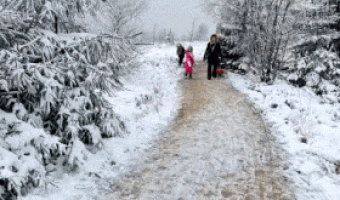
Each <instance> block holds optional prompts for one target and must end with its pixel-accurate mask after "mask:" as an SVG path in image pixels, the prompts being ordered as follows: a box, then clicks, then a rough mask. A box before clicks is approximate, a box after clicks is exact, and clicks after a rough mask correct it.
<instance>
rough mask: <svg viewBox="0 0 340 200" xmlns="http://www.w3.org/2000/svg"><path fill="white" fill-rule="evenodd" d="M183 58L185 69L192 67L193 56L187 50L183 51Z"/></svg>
mask: <svg viewBox="0 0 340 200" xmlns="http://www.w3.org/2000/svg"><path fill="white" fill-rule="evenodd" d="M185 56H186V57H185V68H187V67H192V66H194V64H195V60H194V55H193V54H192V53H191V52H188V50H185Z"/></svg>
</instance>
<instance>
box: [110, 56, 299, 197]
mask: <svg viewBox="0 0 340 200" xmlns="http://www.w3.org/2000/svg"><path fill="white" fill-rule="evenodd" d="M194 70H195V71H194V73H193V79H186V78H184V79H183V80H182V81H181V82H180V88H181V89H180V90H181V91H180V93H181V94H183V97H182V99H181V103H182V107H183V108H182V109H181V110H180V111H179V112H178V114H177V116H176V120H175V123H174V124H172V125H171V126H170V133H169V135H168V136H167V138H165V139H164V141H163V142H162V143H161V144H158V146H156V147H155V148H154V149H152V150H151V153H150V154H149V155H148V156H147V158H146V159H145V160H144V163H143V164H141V165H140V166H138V167H136V169H134V170H133V171H132V172H131V173H130V174H129V175H127V176H126V178H124V179H122V180H121V181H119V182H116V183H115V184H113V185H112V193H111V194H109V195H108V196H107V199H147V200H149V199H150V200H151V199H157V200H163V199H176V200H180V199H182V200H185V199H193V200H199V199H232V200H239V199H243V200H255V199H256V200H257V199H261V200H262V199H271V200H283V199H286V200H288V199H295V198H294V195H293V193H292V191H291V190H290V189H289V188H291V187H290V185H291V184H290V183H289V181H288V178H287V177H285V176H284V175H283V169H282V168H283V165H284V162H285V161H286V159H287V158H284V155H282V153H281V151H280V149H279V147H278V145H277V144H276V143H275V142H273V139H272V136H271V134H270V133H266V132H265V128H264V126H263V124H262V121H261V117H260V116H259V115H258V114H256V113H254V112H253V110H252V109H251V107H250V106H249V104H248V103H247V101H246V100H245V98H244V96H243V95H242V94H239V93H237V92H235V91H234V90H233V89H232V87H231V86H230V84H227V83H226V81H225V79H224V78H217V79H214V78H212V80H207V67H206V64H204V63H202V62H200V63H198V64H197V65H196V66H195V68H194Z"/></svg>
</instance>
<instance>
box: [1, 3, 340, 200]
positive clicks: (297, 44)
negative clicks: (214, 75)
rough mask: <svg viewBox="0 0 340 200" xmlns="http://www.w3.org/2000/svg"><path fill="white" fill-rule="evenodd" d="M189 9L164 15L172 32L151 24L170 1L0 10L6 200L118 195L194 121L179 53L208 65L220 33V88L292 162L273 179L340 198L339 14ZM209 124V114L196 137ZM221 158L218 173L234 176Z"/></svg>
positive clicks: (289, 7) (313, 194)
mask: <svg viewBox="0 0 340 200" xmlns="http://www.w3.org/2000/svg"><path fill="white" fill-rule="evenodd" d="M182 3H183V2H182ZM182 3H180V2H174V4H175V5H171V6H169V7H168V9H169V10H166V12H165V13H167V14H165V15H166V16H163V17H164V18H163V19H162V20H163V21H164V19H166V18H167V17H169V18H170V19H169V21H171V19H172V20H174V21H171V23H169V24H166V23H163V22H162V20H158V21H157V20H155V21H152V20H153V19H156V16H157V15H158V16H157V17H158V18H160V17H159V13H158V14H155V13H156V12H155V7H157V6H160V5H162V6H164V7H166V5H167V4H168V2H166V3H164V4H162V3H158V4H155V2H153V1H151V0H150V1H147V0H145V1H142V0H128V1H116V0H106V1H97V0H87V1H85V0H74V1H71V0H69V1H67V0H1V1H0V18H1V20H0V199H4V200H7V199H27V200H28V199H34V200H36V199H70V200H71V199H106V197H107V195H108V194H111V193H115V189H114V187H113V185H114V184H115V183H116V182H118V181H124V178H125V177H126V176H128V175H129V173H130V172H131V170H134V169H138V168H141V163H142V161H143V160H145V159H146V157H147V156H148V155H149V153H150V149H154V148H156V149H157V148H158V147H159V146H158V144H159V141H161V140H164V138H167V137H169V134H171V132H170V131H169V130H170V129H171V126H173V123H176V122H175V119H176V116H178V115H181V112H183V109H185V108H183V105H181V104H180V102H181V99H183V98H185V93H183V91H185V89H184V88H183V85H184V82H185V81H192V80H187V79H186V78H185V76H184V74H183V73H184V68H183V66H178V64H177V55H176V44H177V43H182V44H183V46H184V47H185V48H187V47H188V46H189V45H190V46H193V49H194V52H193V53H194V56H195V59H196V61H197V63H198V65H202V59H203V54H204V51H205V49H206V45H207V42H208V41H209V35H210V34H213V33H216V34H219V37H220V42H221V44H222V58H221V67H222V68H224V70H225V71H226V73H225V75H223V76H222V77H219V78H218V79H213V80H211V81H215V82H217V81H220V80H223V81H224V83H225V85H226V87H227V86H228V87H229V86H231V87H232V88H234V89H235V90H236V91H237V92H238V93H241V94H244V98H245V99H247V101H249V104H251V105H252V106H251V107H252V110H253V111H254V113H256V115H258V116H261V119H262V120H263V124H264V128H265V130H266V134H269V135H270V136H268V135H267V137H264V138H262V140H263V141H268V140H269V139H270V140H273V141H272V142H273V143H274V144H275V145H277V146H279V147H280V151H282V152H280V153H281V154H282V157H283V158H282V160H283V163H284V164H283V165H282V166H281V165H280V166H276V167H278V168H279V169H281V170H282V171H283V173H284V175H283V176H282V178H286V179H287V180H289V181H288V182H289V184H290V187H291V188H293V193H294V196H295V197H294V198H295V199H299V200H300V199H303V200H304V199H306V200H307V199H308V200H309V199H331V200H333V199H340V198H339V196H340V194H339V193H340V192H339V191H340V177H339V173H340V134H339V120H340V107H339V102H340V101H339V94H340V93H339V84H340V82H339V78H340V60H339V52H340V45H339V44H340V43H339V41H340V40H339V38H340V37H339V34H338V33H339V30H340V28H339V17H338V16H339V3H340V2H339V1H338V0H321V1H309V0H298V1H297V0H295V1H291V0H262V1H258V0H202V1H188V2H184V3H183V4H182ZM171 9H178V10H183V12H181V14H180V15H183V18H185V20H183V21H181V20H179V19H177V18H176V17H173V18H172V17H171V14H174V13H176V12H175V11H172V10H171ZM150 10H151V13H153V14H150V15H148V12H150ZM194 10H196V11H194ZM177 12H178V13H179V11H177ZM204 16H207V17H204ZM210 18H214V20H212V19H211V20H210ZM143 20H144V21H143ZM157 23H158V24H157ZM142 24H144V25H146V24H147V25H146V26H145V27H143V26H142ZM215 25H216V28H212V27H215ZM184 27H185V28H184ZM199 63H201V64H199ZM196 73H197V72H196ZM195 76H196V77H199V76H198V74H195V73H194V78H195ZM196 80H197V79H196ZM196 80H194V81H196ZM201 81H203V80H201ZM204 81H208V80H204ZM203 84H204V82H203ZM209 84H214V83H209ZM214 95H216V96H215V97H216V98H217V97H219V96H221V94H219V93H216V94H214ZM227 95H228V94H227ZM210 98H214V97H213V96H212V97H210ZM236 103H237V102H236ZM244 106H245V105H244V104H243V103H240V109H243V108H245V107H244ZM210 109H211V108H210ZM220 109H226V108H220ZM209 111H211V112H215V111H216V110H209ZM225 111H226V112H227V110H225ZM216 113H217V111H216ZM219 120H221V123H224V121H223V120H224V119H223V118H221V119H219ZM225 120H227V119H225ZM228 120H229V119H228ZM225 122H226V121H225ZM205 123H206V121H205V118H204V116H202V124H200V126H199V127H200V128H202V127H201V126H206V127H208V125H204V124H205ZM239 126H240V127H242V126H243V125H242V123H241V122H240V124H239ZM202 129H204V127H203V128H202ZM227 129H228V127H226V132H227V131H229V130H227ZM216 131H217V129H216ZM218 131H220V130H218ZM222 132H223V130H222ZM250 132H251V130H250ZM205 134H206V137H209V136H210V135H213V134H212V133H209V132H208V133H207V132H206V133H205ZM241 139H242V138H241ZM241 139H240V140H241ZM207 141H210V140H207ZM211 141H213V140H211ZM229 142H231V141H229ZM247 142H248V143H249V150H250V151H251V149H250V148H251V147H250V146H251V145H250V143H252V140H251V141H241V143H242V145H244V144H247ZM233 145H238V144H236V143H234V144H233ZM202 148H204V147H202ZM226 148H228V146H226ZM218 150H219V149H217V151H218ZM202 151H204V149H202ZM240 154H241V153H240ZM273 155H274V154H273ZM191 156H192V157H193V155H191ZM217 157H223V155H222V154H221V155H217ZM269 157H270V155H269ZM223 159H226V160H227V162H225V163H224V165H221V166H220V165H219V164H216V163H215V167H219V168H221V169H220V170H222V171H223V170H224V171H228V170H229V169H234V168H235V166H234V165H233V163H232V162H231V160H232V159H231V160H230V162H229V161H228V159H229V158H223ZM269 167H270V166H269ZM236 168H237V167H236ZM214 169H215V168H214ZM170 171H171V169H170ZM174 171H175V170H174ZM202 173H204V171H202ZM199 176H203V175H202V174H201V175H198V177H199ZM193 184H195V183H193ZM266 187H269V188H270V187H273V186H271V184H268V185H266ZM183 188H184V190H185V187H183ZM181 191H182V190H181ZM195 191H196V190H195ZM142 192H145V193H147V192H148V191H142ZM211 193H213V192H211ZM220 193H221V194H219V195H222V196H223V197H225V199H229V198H230V199H232V198H236V197H235V196H232V195H229V194H227V193H226V192H223V191H222V192H220ZM232 194H234V193H233V192H232ZM190 195H191V194H190ZM190 195H189V194H188V197H187V198H188V199H190V198H192V196H190ZM235 195H236V193H235ZM175 196H176V197H177V193H176V195H175V194H174V195H173V197H175ZM241 196H242V195H241ZM243 197H244V198H246V197H245V196H242V198H243ZM164 198H165V197H164ZM204 198H205V199H214V197H213V196H211V195H210V196H209V195H208V196H206V195H205V197H204ZM240 198H241V197H240ZM267 198H269V199H273V198H272V197H267Z"/></svg>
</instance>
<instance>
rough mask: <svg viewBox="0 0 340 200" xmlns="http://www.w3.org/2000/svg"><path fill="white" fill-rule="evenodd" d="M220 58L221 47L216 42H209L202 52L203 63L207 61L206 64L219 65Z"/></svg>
mask: <svg viewBox="0 0 340 200" xmlns="http://www.w3.org/2000/svg"><path fill="white" fill-rule="evenodd" d="M219 57H221V45H220V43H218V42H215V43H211V42H209V43H208V45H207V48H206V50H205V52H204V61H205V60H208V63H211V64H218V63H220V58H219Z"/></svg>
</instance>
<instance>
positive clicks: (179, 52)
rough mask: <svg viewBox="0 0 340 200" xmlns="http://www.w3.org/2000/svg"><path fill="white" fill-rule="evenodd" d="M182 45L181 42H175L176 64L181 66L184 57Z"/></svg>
mask: <svg viewBox="0 0 340 200" xmlns="http://www.w3.org/2000/svg"><path fill="white" fill-rule="evenodd" d="M184 51H185V49H184V47H183V46H182V44H177V56H178V65H179V66H181V65H182V63H183V58H184Z"/></svg>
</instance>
